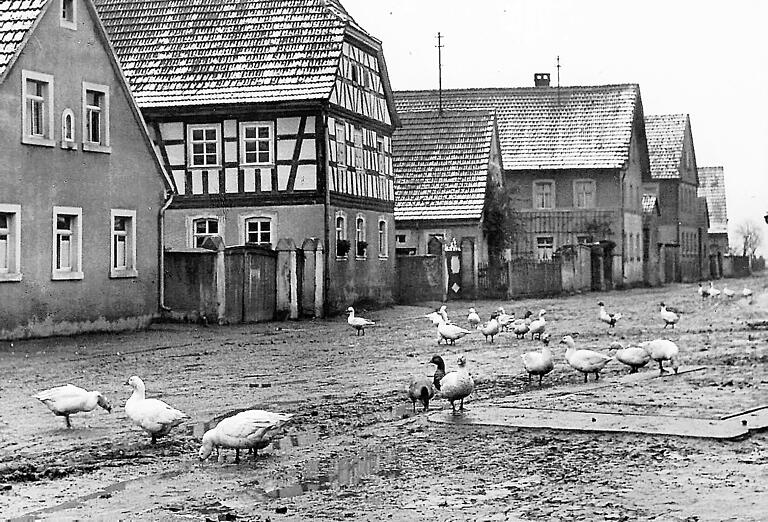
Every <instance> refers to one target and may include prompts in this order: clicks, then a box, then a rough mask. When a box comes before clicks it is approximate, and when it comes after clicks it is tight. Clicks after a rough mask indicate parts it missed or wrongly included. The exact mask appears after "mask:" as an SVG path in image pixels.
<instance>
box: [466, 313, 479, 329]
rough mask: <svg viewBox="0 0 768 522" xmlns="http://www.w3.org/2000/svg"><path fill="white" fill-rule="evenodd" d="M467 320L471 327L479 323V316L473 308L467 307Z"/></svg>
mask: <svg viewBox="0 0 768 522" xmlns="http://www.w3.org/2000/svg"><path fill="white" fill-rule="evenodd" d="M467 322H468V323H469V326H470V327H471V328H476V327H477V326H478V325H479V324H480V323H481V320H480V316H479V315H478V314H477V312H476V311H475V309H474V308H470V309H469V315H467Z"/></svg>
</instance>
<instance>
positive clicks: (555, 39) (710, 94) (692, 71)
mask: <svg viewBox="0 0 768 522" xmlns="http://www.w3.org/2000/svg"><path fill="white" fill-rule="evenodd" d="M342 3H343V4H344V6H345V7H346V9H347V10H348V11H349V13H350V14H351V15H352V16H353V17H354V18H355V20H357V22H358V23H360V25H362V26H363V27H364V28H365V29H366V30H367V31H368V32H369V33H371V34H372V35H374V36H375V37H377V38H379V39H380V40H382V42H383V45H384V56H385V58H386V61H387V67H388V69H389V75H390V80H391V82H392V87H393V88H394V89H395V90H403V89H434V88H437V49H436V48H435V45H436V44H437V41H436V39H435V36H436V34H437V32H438V31H440V32H441V33H442V34H443V36H444V41H443V44H444V46H445V47H444V48H443V88H460V87H524V86H532V85H533V74H534V73H535V72H550V73H551V75H552V83H553V84H555V83H556V81H557V80H556V73H557V69H556V67H555V65H556V57H557V56H558V55H559V56H560V64H561V65H562V68H561V69H560V82H561V85H600V84H610V83H638V84H639V85H640V92H641V96H642V99H643V109H644V111H645V114H671V113H688V114H690V116H691V128H692V132H693V139H694V147H695V149H696V160H697V163H698V165H699V166H715V165H722V166H723V167H724V168H725V181H726V188H727V198H728V216H729V223H730V229H731V232H732V233H731V236H732V237H731V242H732V244H733V229H734V228H735V227H736V226H737V225H738V224H739V223H741V222H743V221H744V220H745V219H752V220H754V221H755V223H759V224H760V226H761V231H762V233H763V248H762V251H763V252H766V251H768V225H766V224H765V222H764V221H763V215H764V214H765V213H766V212H768V2H765V1H760V0H733V1H730V2H722V1H714V0H703V1H694V0H682V1H681V0H664V1H660V0H645V1H642V2H626V1H620V0H572V1H569V0H522V1H521V0H475V1H473V2H466V1H461V2H459V1H455V0H443V1H441V0H379V1H372V0H342Z"/></svg>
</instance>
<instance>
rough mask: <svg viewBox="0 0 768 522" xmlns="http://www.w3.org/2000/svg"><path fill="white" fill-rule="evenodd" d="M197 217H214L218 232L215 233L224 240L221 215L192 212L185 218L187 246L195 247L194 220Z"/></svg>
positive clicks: (223, 223) (223, 221) (223, 222)
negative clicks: (217, 224)
mask: <svg viewBox="0 0 768 522" xmlns="http://www.w3.org/2000/svg"><path fill="white" fill-rule="evenodd" d="M198 219H215V220H216V221H218V222H219V232H218V234H216V235H217V236H219V237H220V238H221V239H222V240H224V225H225V220H224V216H223V215H218V214H211V213H208V214H193V215H190V216H187V217H186V218H185V221H186V223H185V224H186V229H187V246H189V247H190V248H195V221H197V220H198Z"/></svg>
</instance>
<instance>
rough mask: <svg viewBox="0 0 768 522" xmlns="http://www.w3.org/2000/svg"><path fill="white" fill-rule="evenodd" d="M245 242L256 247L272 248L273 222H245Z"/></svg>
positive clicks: (249, 219)
mask: <svg viewBox="0 0 768 522" xmlns="http://www.w3.org/2000/svg"><path fill="white" fill-rule="evenodd" d="M245 242H246V243H250V244H254V245H263V246H268V247H271V246H272V221H271V220H270V219H269V218H248V219H246V220H245Z"/></svg>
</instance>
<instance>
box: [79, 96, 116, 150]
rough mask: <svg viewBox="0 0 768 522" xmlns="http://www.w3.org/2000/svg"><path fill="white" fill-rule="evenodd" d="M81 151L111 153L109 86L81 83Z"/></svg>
mask: <svg viewBox="0 0 768 522" xmlns="http://www.w3.org/2000/svg"><path fill="white" fill-rule="evenodd" d="M82 119H83V150H87V151H91V152H111V149H110V147H109V86H108V85H99V84H97V83H90V82H83V114H82Z"/></svg>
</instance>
